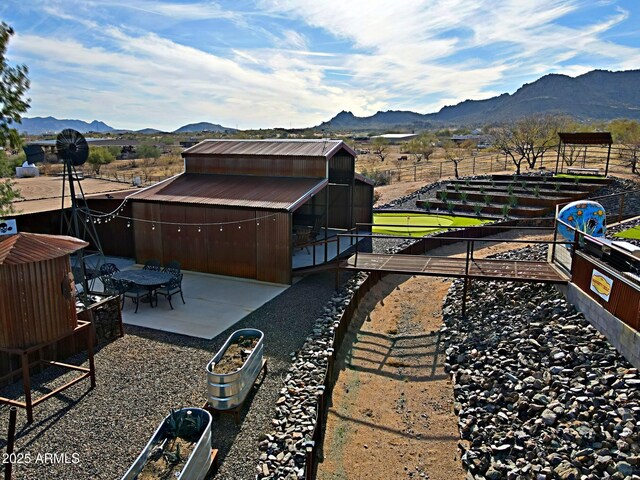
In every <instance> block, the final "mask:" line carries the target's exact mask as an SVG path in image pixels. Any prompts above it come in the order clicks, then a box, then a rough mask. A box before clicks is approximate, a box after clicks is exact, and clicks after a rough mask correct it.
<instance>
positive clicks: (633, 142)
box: [609, 120, 640, 175]
mask: <svg viewBox="0 0 640 480" xmlns="http://www.w3.org/2000/svg"><path fill="white" fill-rule="evenodd" d="M609 130H610V131H611V136H612V137H613V141H614V142H615V143H616V144H618V145H621V147H620V149H619V153H620V158H621V159H622V160H623V161H624V162H625V163H626V164H627V166H629V167H631V172H632V173H635V174H637V175H640V123H638V122H637V121H635V120H613V121H612V122H611V123H610V124H609Z"/></svg>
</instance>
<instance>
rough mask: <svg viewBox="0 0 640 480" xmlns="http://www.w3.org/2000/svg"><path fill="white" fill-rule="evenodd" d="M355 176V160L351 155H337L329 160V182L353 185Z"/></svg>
mask: <svg viewBox="0 0 640 480" xmlns="http://www.w3.org/2000/svg"><path fill="white" fill-rule="evenodd" d="M354 175H355V158H353V157H352V156H351V155H346V154H344V155H335V156H333V157H331V158H330V159H329V182H331V183H351V181H352V180H353V176H354Z"/></svg>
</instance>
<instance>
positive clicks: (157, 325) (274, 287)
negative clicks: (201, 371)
mask: <svg viewBox="0 0 640 480" xmlns="http://www.w3.org/2000/svg"><path fill="white" fill-rule="evenodd" d="M106 261H107V262H111V263H115V264H116V265H117V266H118V268H120V269H121V270H128V269H136V268H142V265H135V264H134V263H133V260H131V259H122V258H114V257H109V258H107V259H106ZM182 273H183V274H184V278H183V280H182V290H183V294H184V300H185V303H184V304H183V303H182V300H181V299H180V294H178V295H174V296H172V298H171V303H172V304H173V308H174V309H173V310H171V308H170V306H169V302H168V301H167V300H166V298H164V297H163V296H158V305H155V304H154V307H153V308H152V307H151V306H150V305H149V303H141V305H140V307H139V308H138V313H134V312H135V304H134V303H133V301H132V300H130V299H126V301H125V304H124V307H123V309H122V321H123V322H124V323H125V324H127V325H135V326H138V327H146V328H152V329H155V330H162V331H165V332H171V333H178V334H181V335H188V336H191V337H198V338H203V339H212V338H214V337H216V336H217V335H219V334H220V333H222V332H223V331H225V330H226V329H227V328H229V327H231V326H232V325H234V324H235V323H237V322H239V321H240V320H242V319H243V318H244V317H246V316H247V315H248V314H250V313H251V312H253V311H254V310H256V309H258V308H260V307H261V306H262V305H264V304H265V303H267V302H269V301H270V300H272V299H273V298H275V297H277V296H278V295H280V294H281V293H282V292H284V291H285V290H286V289H287V288H288V287H289V285H279V284H273V283H266V282H259V281H256V280H248V279H242V278H235V277H225V276H221V275H209V274H205V273H199V272H189V271H184V270H183V272H182ZM94 289H95V290H101V289H102V285H101V284H100V282H99V281H96V285H95V286H94Z"/></svg>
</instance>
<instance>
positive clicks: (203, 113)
mask: <svg viewBox="0 0 640 480" xmlns="http://www.w3.org/2000/svg"><path fill="white" fill-rule="evenodd" d="M0 20H2V21H4V22H6V23H8V24H9V25H11V26H12V27H13V29H14V30H15V32H16V33H15V35H14V36H13V37H12V39H11V41H10V43H9V50H8V53H7V59H8V61H9V63H10V64H12V65H15V64H25V65H26V66H27V67H28V68H29V78H30V80H31V88H30V90H29V98H30V99H31V108H30V109H29V111H28V112H27V114H26V115H25V116H27V117H35V116H54V117H56V118H73V119H80V120H84V121H88V122H90V121H92V120H101V121H104V122H106V123H107V124H109V125H110V126H112V127H114V128H128V129H141V128H146V127H151V128H158V129H161V130H166V131H172V130H175V129H177V128H179V127H180V126H182V125H185V124H188V123H196V122H200V121H207V122H211V123H218V124H221V125H224V126H226V127H233V128H240V129H250V128H273V127H283V128H304V127H311V126H314V125H318V124H320V123H321V122H322V121H326V120H329V119H330V118H332V117H333V116H335V115H336V114H337V113H338V112H340V111H342V110H346V111H351V112H353V114H354V115H357V116H368V115H372V114H374V113H376V112H377V111H386V110H411V111H415V112H419V113H431V112H436V111H438V110H439V109H440V108H442V107H443V106H445V105H454V104H456V103H458V102H460V101H463V100H466V99H483V98H489V97H491V96H495V95H499V94H501V93H504V92H507V93H513V92H514V91H515V90H517V89H518V88H519V87H520V86H521V85H523V84H524V83H531V82H533V81H535V80H536V79H538V78H540V77H541V76H543V75H545V74H548V73H561V74H565V75H570V76H577V75H580V74H583V73H585V72H588V71H590V70H593V69H606V70H630V69H637V68H640V28H638V25H640V0H474V1H469V0H423V1H420V0H408V1H405V0H367V1H363V0H353V1H352V0H256V1H251V2H249V1H241V0H238V1H228V2H226V1H207V0H202V1H178V0H174V1H163V0H98V1H93V0H81V1H76V0H42V1H41V0H3V1H2V2H1V3H0Z"/></svg>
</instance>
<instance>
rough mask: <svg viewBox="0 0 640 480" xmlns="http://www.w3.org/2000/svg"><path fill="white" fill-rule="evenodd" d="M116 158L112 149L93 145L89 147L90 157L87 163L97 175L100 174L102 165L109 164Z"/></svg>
mask: <svg viewBox="0 0 640 480" xmlns="http://www.w3.org/2000/svg"><path fill="white" fill-rule="evenodd" d="M115 159H116V156H115V155H114V154H113V152H112V151H111V150H109V149H108V148H104V147H91V148H90V149H89V157H88V158H87V163H88V164H89V165H91V168H92V169H93V171H94V172H95V174H96V175H99V174H100V168H101V167H102V165H108V164H109V163H111V162H113V161H114V160H115Z"/></svg>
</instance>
